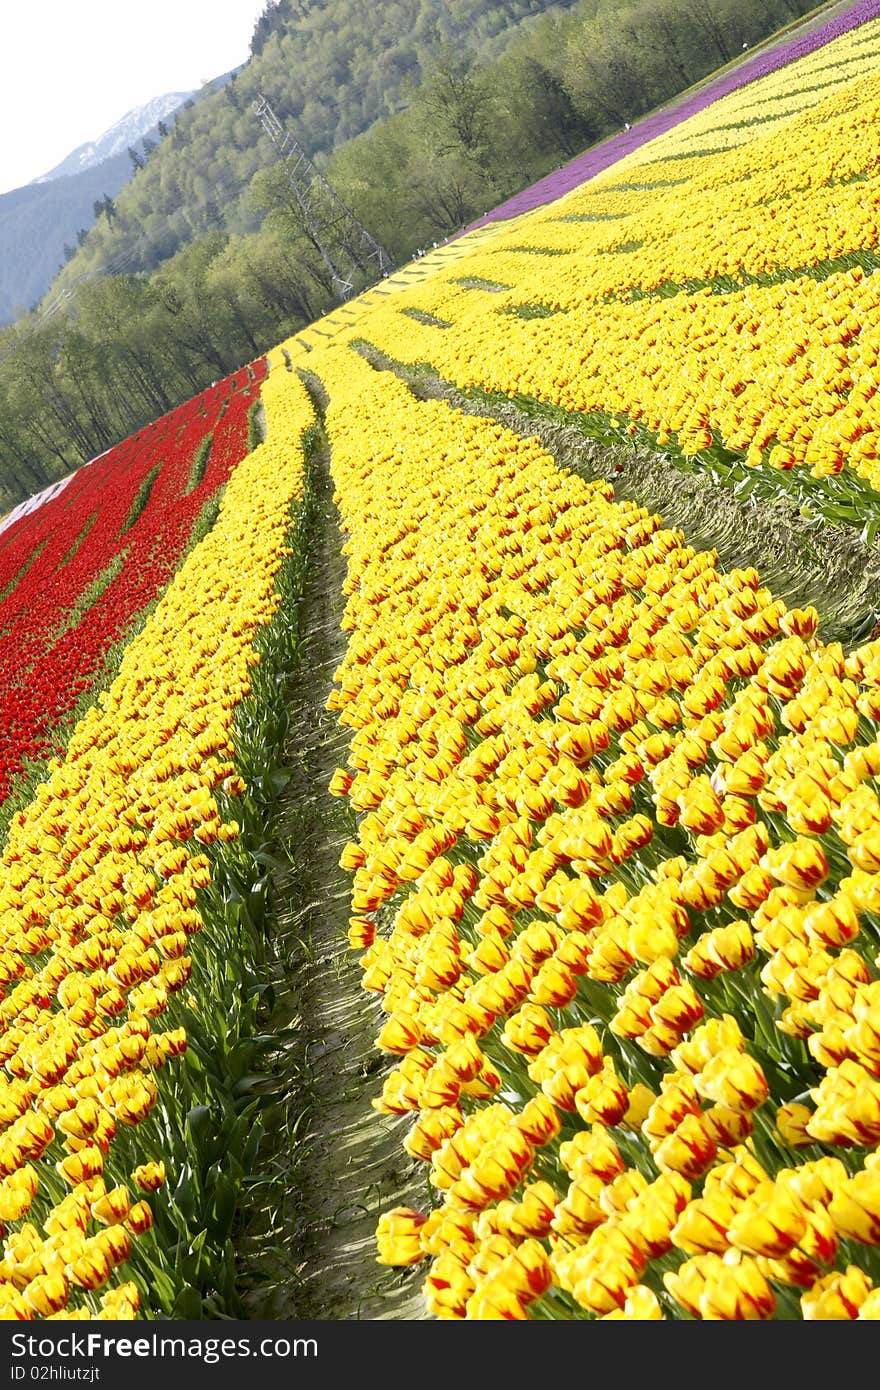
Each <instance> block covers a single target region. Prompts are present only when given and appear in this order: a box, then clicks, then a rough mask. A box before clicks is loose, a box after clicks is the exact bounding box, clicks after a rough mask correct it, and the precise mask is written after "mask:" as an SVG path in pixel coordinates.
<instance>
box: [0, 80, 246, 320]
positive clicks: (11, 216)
mask: <svg viewBox="0 0 880 1390" xmlns="http://www.w3.org/2000/svg"><path fill="white" fill-rule="evenodd" d="M237 71H238V69H237V68H233V69H232V70H231V71H230V72H227V73H223V75H222V76H221V77H216V78H214V80H213V81H212V82H208V83H206V84H205V86H204V87H202V88H201V90H200V91H199V92H197V93H191V92H166V93H165V95H164V96H161V97H155V98H154V99H153V100H152V101H148V102H146V103H145V105H143V106H136V107H134V108H133V110H131V111H129V112H127V113H126V115H124V116H123V117H122V119H121V120H119V121H117V122H116V123H115V124H114V125H112V126H111V127H110V129H109V130H105V131H104V134H103V135H99V136H98V138H97V139H96V140H91V141H88V142H87V143H86V144H84V145H79V146H78V147H77V149H75V150H73V151H72V152H71V153H70V154H69V155H68V156H67V157H66V159H63V160H62V161H61V163H60V164H56V166H55V168H54V169H50V170H49V172H48V173H47V174H42V175H41V176H40V177H39V178H37V179H34V180H33V182H31V183H29V184H26V185H25V186H24V187H23V188H13V189H12V190H10V191H9V192H8V193H3V194H0V325H2V324H5V323H11V322H12V321H13V320H14V319H15V318H17V317H18V316H19V315H20V314H21V313H22V311H24V310H27V309H30V308H32V307H33V306H34V305H35V304H37V303H38V302H39V301H40V300H41V299H42V298H43V296H44V295H45V293H46V291H47V290H48V288H49V286H50V285H51V283H52V280H53V279H54V277H55V276H56V275H57V273H58V272H59V270H61V269H62V267H63V266H64V265H65V263H66V262H67V261H68V260H69V259H70V256H69V255H68V251H69V252H70V255H73V254H74V253H75V251H76V248H77V246H78V245H81V244H82V241H83V239H84V237H85V234H86V233H87V232H88V231H90V230H91V228H92V227H93V226H94V224H95V220H96V218H95V211H96V204H98V203H105V201H106V200H110V203H111V204H112V203H113V202H114V200H115V199H116V197H117V195H118V194H119V193H121V191H122V189H123V188H124V187H125V185H126V184H127V183H128V182H129V180H130V179H131V177H132V175H133V173H134V172H135V170H134V166H133V165H132V161H131V158H130V156H129V153H128V152H129V150H130V149H133V150H135V151H136V152H137V153H138V155H140V156H142V157H143V158H146V157H147V153H148V151H150V149H151V148H152V147H156V148H158V146H159V144H160V143H161V134H160V131H159V123H160V122H162V123H163V125H167V127H168V128H169V130H173V128H174V125H175V122H176V120H177V117H178V114H179V113H180V112H181V111H182V109H183V108H184V107H187V108H191V107H193V106H195V105H196V103H197V102H200V101H201V100H203V98H204V97H205V96H207V95H210V94H212V93H214V92H219V91H220V90H221V89H222V88H223V87H224V86H225V85H226V84H227V82H229V81H230V80H231V78H232V77H233V76H234V75H235V73H236V72H237ZM104 220H105V221H106V220H107V219H106V218H105V219H104ZM124 263H125V255H124V254H123V256H122V257H121V258H120V266H122V265H123V264H124Z"/></svg>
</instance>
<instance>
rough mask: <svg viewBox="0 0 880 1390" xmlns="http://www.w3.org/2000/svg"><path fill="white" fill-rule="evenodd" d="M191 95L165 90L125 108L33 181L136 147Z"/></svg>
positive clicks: (78, 169)
mask: <svg viewBox="0 0 880 1390" xmlns="http://www.w3.org/2000/svg"><path fill="white" fill-rule="evenodd" d="M192 95H193V93H192V92H166V93H165V95H164V96H161V97H154V98H153V100H152V101H148V102H147V103H146V104H145V105H144V106H136V107H134V109H133V110H131V111H127V112H126V114H125V115H124V116H123V117H122V119H121V120H118V121H117V122H116V123H115V125H112V126H111V127H110V129H109V130H105V131H104V134H103V135H99V136H98V138H97V140H89V141H87V142H86V144H84V145H79V146H78V147H77V149H75V150H73V151H72V153H71V154H69V155H68V156H67V158H66V159H62V161H61V163H60V164H56V165H55V168H54V169H50V170H49V172H48V174H42V175H41V176H40V177H39V178H38V179H34V180H33V182H34V183H48V182H49V181H50V180H51V179H60V178H64V177H65V176H66V175H69V174H80V173H82V172H83V170H85V169H93V168H94V167H95V165H96V164H103V163H104V161H105V160H107V159H113V157H114V156H115V155H118V154H125V153H126V152H127V150H128V147H129V145H131V146H134V147H137V146H138V144H139V143H140V142H141V141H142V140H143V139H144V137H145V136H148V137H153V136H154V135H155V131H156V127H157V126H158V124H159V121H165V120H167V118H168V117H169V116H170V115H171V114H172V112H174V111H177V110H179V108H180V107H181V106H182V105H183V103H184V102H185V101H187V100H189V98H190V97H191V96H192Z"/></svg>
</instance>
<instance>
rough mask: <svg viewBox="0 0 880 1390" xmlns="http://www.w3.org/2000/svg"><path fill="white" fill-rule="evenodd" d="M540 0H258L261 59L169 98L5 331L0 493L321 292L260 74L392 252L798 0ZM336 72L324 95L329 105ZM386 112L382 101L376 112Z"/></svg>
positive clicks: (659, 96) (479, 204)
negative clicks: (561, 0) (109, 205)
mask: <svg viewBox="0 0 880 1390" xmlns="http://www.w3.org/2000/svg"><path fill="white" fill-rule="evenodd" d="M541 8H542V6H541V4H540V0H513V3H511V4H506V5H501V4H497V5H496V4H492V5H489V4H485V3H479V4H478V3H477V0H457V2H456V3H454V2H453V0H449V3H445V2H444V0H388V3H383V4H381V5H378V6H376V5H368V4H367V3H366V0H356V3H354V4H352V5H348V4H346V6H345V8H344V12H343V8H342V7H341V5H340V6H339V7H337V0H328V3H326V4H315V5H306V4H302V3H301V4H299V5H297V6H295V5H294V3H293V0H283V3H282V4H280V5H278V6H276V7H273V6H270V7H268V8H267V11H266V14H265V16H264V18H263V20H262V21H261V22H260V24H258V26H257V32H256V35H255V43H254V49H255V54H254V57H253V58H252V59H251V61H250V62H249V63H248V64H246V65H245V67H244V68H243V69H241V70H240V71H239V72H238V73H237V75H236V76H235V78H234V79H233V80H231V81H230V82H229V83H227V85H226V86H225V88H224V89H223V90H222V91H220V92H216V93H212V94H209V95H208V96H206V97H204V98H203V99H202V100H200V101H199V103H198V104H197V105H193V106H192V107H190V108H189V109H184V110H183V111H182V113H181V115H180V117H179V118H178V121H177V123H176V125H175V126H174V129H173V130H172V131H171V132H170V133H169V134H168V135H167V136H166V137H165V138H164V139H163V140H162V141H161V143H160V144H159V145H158V147H157V148H156V149H155V150H154V151H153V152H152V153H151V154H150V156H149V157H148V159H147V160H146V162H145V165H144V167H143V168H142V169H141V170H140V171H139V172H138V173H137V174H136V176H135V177H134V179H132V181H131V182H130V183H129V184H128V185H127V186H126V188H125V190H124V191H123V193H122V194H120V196H119V198H118V200H117V204H116V208H115V213H114V216H113V218H112V221H111V219H109V218H106V217H101V218H100V219H99V221H98V224H97V225H96V226H95V228H94V229H93V230H92V231H91V233H90V234H89V236H88V237H87V238H86V239H85V241H84V244H83V246H82V247H81V249H80V250H79V251H78V253H77V254H76V256H75V257H74V258H73V259H72V260H71V262H70V263H69V265H68V266H67V267H65V270H64V271H63V272H62V274H61V275H60V276H59V277H58V278H57V279H56V282H55V284H54V285H53V287H52V292H51V297H52V301H53V302H57V301H58V299H59V297H60V296H62V295H63V296H64V297H63V299H62V303H63V305H64V308H63V312H58V313H55V314H54V315H53V316H52V317H51V318H47V317H46V316H45V315H40V314H35V315H30V316H27V317H25V318H24V319H22V320H21V321H20V322H19V323H18V324H16V325H15V326H14V327H12V328H9V329H6V330H4V331H2V332H0V508H2V507H3V506H6V505H9V504H11V503H13V502H15V501H18V500H19V499H21V498H22V497H25V496H27V495H29V494H30V493H31V492H34V491H36V490H37V489H38V488H40V487H42V486H45V485H46V484H47V483H48V482H51V481H53V480H54V479H55V478H57V477H60V476H62V475H63V474H64V473H66V472H68V471H69V470H70V469H71V468H73V467H76V466H77V464H78V463H80V462H82V461H83V460H84V459H87V458H89V457H91V456H93V455H94V454H97V453H99V452H101V451H103V450H104V449H106V448H107V447H109V446H110V445H111V444H113V443H114V442H115V441H117V440H119V439H121V438H123V437H125V436H126V435H127V434H130V433H132V432H133V431H134V430H136V429H138V428H139V427H140V426H141V425H143V424H144V423H146V422H147V421H149V420H152V419H154V418H155V417H156V416H157V415H160V414H162V413H163V412H164V411H166V410H168V409H169V408H171V407H172V406H173V405H175V404H176V403H178V402H180V401H181V400H183V399H186V398H187V397H189V396H191V395H192V394H193V393H194V392H195V391H197V390H198V389H200V388H201V387H203V386H204V385H206V384H207V383H208V382H210V381H212V380H213V379H215V378H217V377H218V376H222V375H224V374H226V373H228V372H231V371H233V370H234V369H235V368H236V367H237V366H239V365H240V364H241V363H242V362H245V361H249V360H251V359H253V358H255V357H257V356H259V355H260V354H261V353H262V352H264V351H266V350H267V349H268V348H269V347H270V346H271V345H272V344H273V343H276V342H278V341H279V339H281V338H283V337H285V336H287V335H290V334H292V333H295V332H296V331H298V330H299V329H300V328H302V327H303V326H304V325H305V324H307V323H309V322H311V321H312V320H313V319H315V318H316V317H317V316H319V315H320V314H321V313H322V312H324V311H325V310H326V309H328V308H329V307H331V305H332V304H333V303H334V289H333V283H332V279H331V277H330V276H329V274H328V271H327V267H326V264H325V262H324V259H323V257H322V255H321V254H320V249H319V248H318V247H316V245H315V244H314V240H313V239H311V238H310V237H309V235H308V229H307V228H306V227H304V225H303V223H302V219H301V217H300V215H299V213H298V210H297V208H296V205H295V203H294V200H293V199H292V198H291V196H290V194H289V190H288V189H287V185H286V183H285V180H284V177H283V173H282V171H281V170H280V168H279V166H278V163H277V158H276V155H275V151H274V149H273V147H272V146H271V143H270V141H269V140H268V137H266V136H264V135H263V134H262V133H261V132H260V128H259V125H258V123H257V122H256V121H255V119H254V115H253V112H252V109H251V102H252V98H253V96H254V95H255V94H256V93H257V92H258V91H263V92H265V94H266V95H267V96H268V97H269V99H270V100H271V102H272V103H273V106H274V108H275V109H276V111H277V113H278V114H279V116H280V117H282V118H283V120H284V121H285V123H286V125H287V128H288V129H289V130H290V131H291V132H294V131H295V132H296V133H297V134H298V135H299V136H300V138H301V139H303V140H304V141H306V142H307V143H308V144H309V147H310V148H311V149H313V150H314V152H315V157H316V159H318V160H320V161H321V162H322V163H323V164H324V165H325V167H326V170H327V172H328V174H329V176H330V178H331V180H332V182H333V184H334V186H335V187H336V188H337V189H338V191H339V193H340V194H341V196H342V197H343V199H344V200H345V201H346V203H347V204H348V205H349V207H350V208H352V209H353V211H354V212H355V214H356V215H357V216H358V217H359V218H360V219H361V220H362V221H363V222H364V224H365V225H366V226H367V227H368V228H369V229H370V231H371V232H372V233H373V235H374V236H376V237H377V238H378V239H379V240H380V241H381V242H382V243H383V244H384V245H385V247H386V248H387V250H388V251H389V252H390V254H391V256H392V257H393V258H394V259H395V260H396V261H397V262H398V263H400V262H401V261H403V260H405V259H407V258H409V257H411V256H412V255H413V253H414V252H415V251H416V250H417V249H419V248H421V247H425V246H428V245H430V244H431V242H432V241H440V240H442V239H444V238H446V237H447V236H449V235H450V234H452V233H453V232H455V231H456V230H458V229H459V228H461V227H462V226H464V225H466V224H467V223H468V222H469V221H471V220H473V219H475V218H478V217H480V216H481V215H482V214H483V213H484V212H485V211H486V210H487V209H488V208H491V207H494V206H497V205H498V204H499V203H500V202H501V201H503V200H504V198H505V197H507V196H509V195H511V194H512V193H514V192H515V191H517V190H518V189H520V188H522V187H524V186H525V185H526V184H528V183H530V182H531V181H533V180H534V179H536V178H538V177H540V176H541V175H542V174H544V173H547V172H548V171H549V170H552V169H555V168H556V167H557V166H558V165H560V164H561V163H562V162H564V161H565V160H566V159H568V158H569V157H571V155H573V154H574V153H576V152H577V151H579V150H581V149H583V148H584V147H585V146H587V145H589V144H590V143H591V142H592V141H594V140H595V139H597V138H600V137H602V136H603V135H606V134H608V133H610V132H612V131H614V130H619V129H620V127H621V126H622V125H623V124H624V122H629V121H631V120H634V119H636V118H637V117H638V116H639V115H640V114H642V113H643V112H645V111H647V110H649V109H651V108H652V107H653V106H656V105H657V104H659V103H661V102H663V101H664V100H667V99H668V98H670V97H672V96H673V95H675V94H676V92H678V91H681V90H683V89H684V88H685V87H687V86H688V85H689V84H691V83H693V82H695V81H698V80H699V79H700V78H701V77H703V76H704V75H706V74H707V73H708V72H710V71H713V70H714V69H716V68H717V67H718V66H719V65H720V64H722V63H723V62H725V61H727V60H728V59H729V58H732V57H733V56H735V55H737V54H738V53H740V52H741V50H742V49H743V47H744V46H751V45H752V44H754V43H755V42H756V41H757V40H759V39H760V38H761V37H762V36H763V35H765V34H767V33H770V32H773V31H775V30H776V29H777V28H778V27H779V26H780V25H783V24H785V23H786V22H787V21H790V20H792V19H793V18H794V17H795V15H796V14H797V13H798V12H800V11H802V10H806V8H807V5H806V4H802V3H801V0H770V3H768V4H760V5H759V4H757V3H756V4H754V5H751V6H743V5H741V4H739V3H735V0H639V3H637V4H626V3H621V0H580V3H578V4H577V5H575V6H574V7H573V8H570V9H568V8H565V7H563V6H553V7H551V8H549V9H547V8H546V6H545V7H544V8H545V9H546V13H539V12H538V11H539V10H540V9H541ZM334 16H335V18H336V20H338V24H337V23H331V19H333V17H334ZM518 20H519V21H521V22H520V24H519V27H518V28H515V27H508V28H507V29H504V28H503V27H502V25H503V24H504V23H507V24H508V26H511V25H514V26H515V25H516V22H517V21H518ZM382 36H384V38H383V37H382ZM493 53H494V54H495V56H491V55H492V54H493ZM481 54H482V56H480V55H481ZM389 65H390V66H389ZM328 89H333V90H335V92H336V96H335V98H334V99H333V100H332V101H330V102H328V101H326V100H324V101H323V102H320V101H319V100H318V97H319V94H320V93H321V92H324V93H326V92H327V90H328ZM398 108H399V109H398ZM383 110H384V111H385V112H389V111H391V114H385V115H384V116H383V117H382V118H381V119H379V117H380V116H382V111H383ZM371 121H372V124H370V122H371ZM322 122H323V124H322ZM365 126H369V128H368V129H364V127H365ZM357 129H360V130H361V132H362V133H361V134H360V135H356V136H354V138H346V137H347V136H350V135H352V133H353V132H354V131H355V130H357ZM334 142H335V147H334V148H333V149H332V150H331V149H330V147H331V146H333V145H334ZM322 151H323V152H322ZM328 151H329V153H328ZM107 267H110V269H111V270H112V271H113V273H112V274H111V273H106V268H107Z"/></svg>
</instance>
